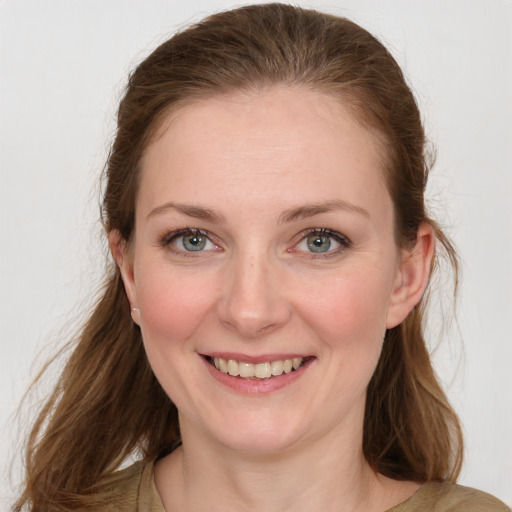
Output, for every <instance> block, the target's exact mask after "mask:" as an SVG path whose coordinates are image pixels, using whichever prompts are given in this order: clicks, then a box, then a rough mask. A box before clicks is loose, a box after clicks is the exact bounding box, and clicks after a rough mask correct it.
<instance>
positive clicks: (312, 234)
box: [294, 228, 350, 256]
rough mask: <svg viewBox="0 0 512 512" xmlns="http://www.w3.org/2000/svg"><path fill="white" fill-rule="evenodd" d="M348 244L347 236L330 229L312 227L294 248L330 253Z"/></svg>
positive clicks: (306, 251)
mask: <svg viewBox="0 0 512 512" xmlns="http://www.w3.org/2000/svg"><path fill="white" fill-rule="evenodd" d="M349 246H350V241H349V240H348V238H346V237H345V236H343V235H342V234H341V233H337V232H335V231H331V230H330V229H323V228H322V229H320V228H318V229H312V230H309V231H308V232H306V233H305V236H304V237H303V238H302V239H301V240H300V242H299V243H298V244H297V245H296V246H295V248H294V250H298V251H302V252H305V253H312V254H314V255H319V256H320V255H325V256H327V255H331V254H334V253H338V252H339V251H341V250H343V249H347V248H348V247H349Z"/></svg>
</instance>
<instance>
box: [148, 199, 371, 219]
mask: <svg viewBox="0 0 512 512" xmlns="http://www.w3.org/2000/svg"><path fill="white" fill-rule="evenodd" d="M169 210H176V211H178V212H179V213H182V214H184V215H187V216H189V217H194V218H196V219H201V220H208V221H210V222H213V223H215V224H221V223H222V222H224V221H225V218H224V216H223V215H222V214H221V213H220V212H216V211H214V210H210V209H209V208H202V207H201V206H194V205H190V204H180V203H173V202H168V203H165V204H163V205H161V206H157V207H156V208H154V209H153V210H151V211H150V212H149V213H148V215H147V218H150V217H153V216H155V215H161V214H164V213H167V212H168V211H169ZM334 210H342V211H346V212H349V213H358V214H360V215H364V216H365V217H370V214H369V213H368V211H367V210H365V209H364V208H361V207H360V206H357V205H355V204H352V203H349V202H348V201H343V200H340V199H335V200H332V201H324V202H321V203H312V204H305V205H302V206H298V207H296V208H290V209H289V210H285V211H284V212H283V213H281V215H280V216H279V223H280V224H283V223H288V222H294V221H298V220H302V219H306V218H308V217H313V216H314V215H319V214H321V213H328V212H331V211H334Z"/></svg>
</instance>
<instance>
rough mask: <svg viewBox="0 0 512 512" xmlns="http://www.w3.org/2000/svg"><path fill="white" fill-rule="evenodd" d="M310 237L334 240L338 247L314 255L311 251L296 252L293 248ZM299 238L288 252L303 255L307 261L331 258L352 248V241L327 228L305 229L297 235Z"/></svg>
mask: <svg viewBox="0 0 512 512" xmlns="http://www.w3.org/2000/svg"><path fill="white" fill-rule="evenodd" d="M312 235H318V236H327V237H329V238H330V239H332V240H334V241H335V242H337V243H338V244H340V247H338V248H336V249H333V250H330V251H327V252H319V253H315V252H313V251H309V252H307V251H296V250H295V248H296V247H297V246H298V245H299V244H300V243H301V242H304V241H305V240H306V239H307V238H308V237H310V236H312ZM297 237H298V238H299V241H298V242H297V243H296V244H294V246H293V247H291V248H290V249H288V252H301V253H303V254H307V256H303V257H304V258H308V259H318V258H329V257H333V256H337V255H339V253H341V252H343V251H344V250H346V249H350V247H351V246H352V241H351V240H350V239H349V238H347V237H346V236H345V235H342V234H341V233H338V232H337V231H333V230H331V229H327V228H310V229H306V230H305V231H302V232H301V233H299V235H297Z"/></svg>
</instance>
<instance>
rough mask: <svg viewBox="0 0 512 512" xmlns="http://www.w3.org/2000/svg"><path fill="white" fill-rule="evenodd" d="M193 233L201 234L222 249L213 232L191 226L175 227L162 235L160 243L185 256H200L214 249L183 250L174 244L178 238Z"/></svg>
mask: <svg viewBox="0 0 512 512" xmlns="http://www.w3.org/2000/svg"><path fill="white" fill-rule="evenodd" d="M191 234H192V235H201V236H204V237H206V238H207V239H208V240H209V241H210V243H211V244H213V245H214V246H215V248H216V249H220V247H219V244H218V243H217V242H215V241H214V238H215V237H214V236H213V235H212V233H210V232H209V231H206V230H204V229H199V228H189V227H185V228H180V229H175V230H173V231H170V232H167V233H165V234H164V235H163V236H161V237H160V239H159V245H160V246H161V247H163V248H165V249H169V250H170V251H172V252H173V253H175V254H178V255H180V256H185V257H198V256H200V254H201V253H205V252H206V253H208V252H210V251H211V250H212V249H207V250H203V251H186V250H182V249H180V248H178V247H177V246H175V245H174V244H173V242H174V241H175V240H177V239H178V238H180V237H182V236H185V235H191Z"/></svg>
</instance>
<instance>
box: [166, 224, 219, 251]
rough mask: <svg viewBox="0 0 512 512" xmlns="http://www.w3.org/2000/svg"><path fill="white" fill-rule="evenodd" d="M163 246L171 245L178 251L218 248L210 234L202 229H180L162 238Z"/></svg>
mask: <svg viewBox="0 0 512 512" xmlns="http://www.w3.org/2000/svg"><path fill="white" fill-rule="evenodd" d="M162 245H163V246H171V247H172V249H173V250H175V251H177V252H182V251H183V252H201V251H208V250H212V249H217V246H216V245H215V244H214V243H213V242H212V241H211V240H210V238H209V237H208V234H207V233H206V232H204V231H202V230H200V229H195V228H193V229H188V228H187V229H180V230H178V231H174V232H172V233H169V234H168V235H166V236H165V237H164V238H163V239H162Z"/></svg>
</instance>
